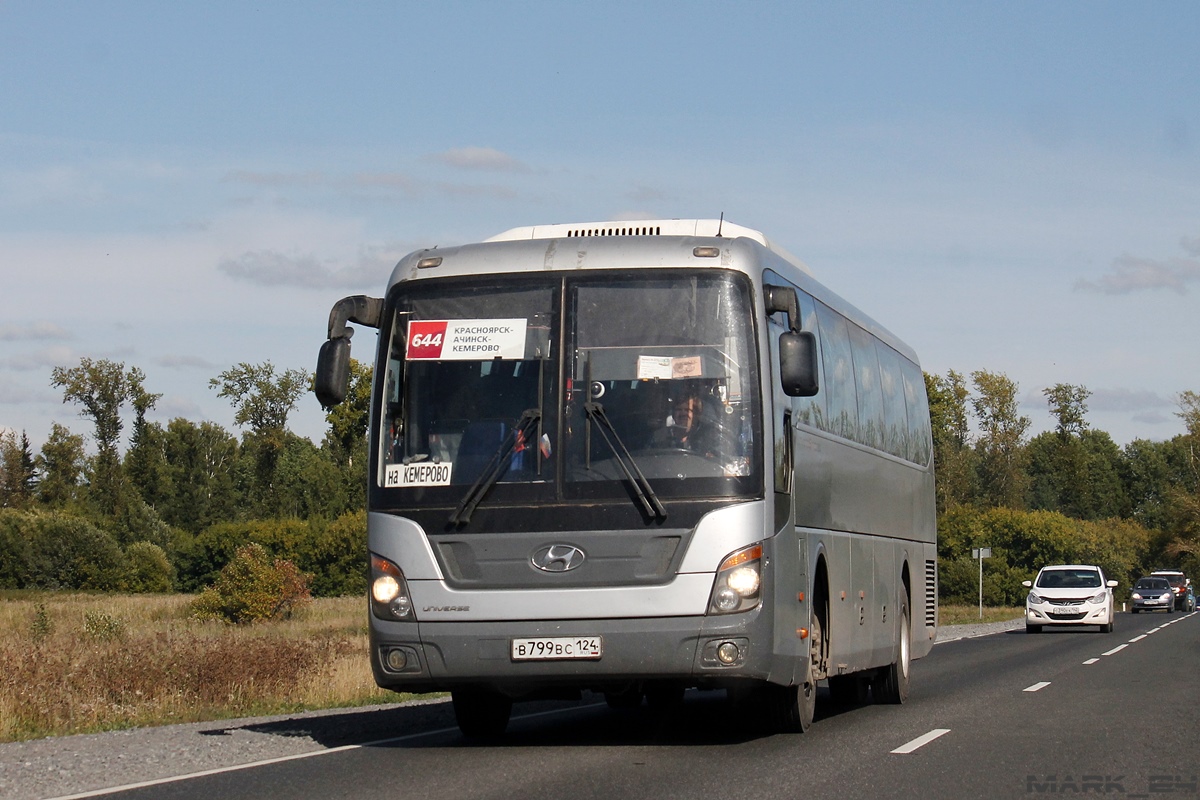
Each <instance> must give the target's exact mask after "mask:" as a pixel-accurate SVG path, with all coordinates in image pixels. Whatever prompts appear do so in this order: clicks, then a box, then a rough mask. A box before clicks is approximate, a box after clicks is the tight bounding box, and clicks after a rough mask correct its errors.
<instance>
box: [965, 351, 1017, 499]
mask: <svg viewBox="0 0 1200 800" xmlns="http://www.w3.org/2000/svg"><path fill="white" fill-rule="evenodd" d="M971 380H972V382H973V383H974V385H975V389H976V392H977V394H976V395H974V396H972V398H971V408H972V410H973V411H974V412H975V419H976V421H977V422H978V424H979V430H980V434H979V438H978V440H977V442H976V444H975V453H976V457H977V459H978V473H977V474H978V485H979V490H980V497H981V500H982V501H983V502H984V504H985V505H991V506H1004V507H1007V508H1015V509H1020V508H1023V507H1024V498H1025V490H1026V485H1027V484H1028V476H1027V475H1026V472H1025V433H1026V431H1027V430H1029V425H1030V419H1029V417H1026V416H1024V415H1022V414H1020V413H1019V411H1018V403H1017V384H1016V383H1015V382H1014V381H1012V380H1010V379H1009V378H1008V377H1007V376H1006V375H1004V374H1002V373H993V372H987V371H985V370H976V371H975V372H972V373H971Z"/></svg>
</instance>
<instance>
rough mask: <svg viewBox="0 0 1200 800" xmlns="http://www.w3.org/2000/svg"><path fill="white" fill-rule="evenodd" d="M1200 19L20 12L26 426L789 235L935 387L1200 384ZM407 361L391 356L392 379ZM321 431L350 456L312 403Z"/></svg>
mask: <svg viewBox="0 0 1200 800" xmlns="http://www.w3.org/2000/svg"><path fill="white" fill-rule="evenodd" d="M1198 41H1200V4H1195V3H1192V2H1156V3H1104V2H1088V3H1079V2H1061V3H1023V2H1013V3H934V2H928V3H892V2H853V3H825V2H821V3H814V2H779V3H776V2H760V3H741V4H735V3H728V2H688V3H683V2H680V3H655V2H645V1H643V2H636V3H634V2H608V3H604V4H583V3H578V4H576V3H544V2H543V3H534V2H527V3H502V2H439V3H428V2H423V3H407V2H390V3H383V2H378V3H356V4H335V3H304V2H258V3H253V4H250V3H235V2H222V1H220V0H208V1H207V2H204V3H192V4H184V3H174V2H143V3H138V2H119V1H114V2H108V3H90V2H74V3H67V2H55V1H54V0H40V1H38V2H31V1H26V0H16V1H14V0H0V427H8V428H11V429H15V430H17V431H21V430H24V431H26V432H27V433H28V435H29V437H30V440H31V441H32V442H33V443H34V446H35V448H36V447H40V445H41V443H42V442H44V440H45V438H46V436H47V435H48V433H49V431H50V426H51V424H52V422H59V423H61V424H64V425H67V426H68V427H70V428H71V429H72V430H73V431H75V432H78V433H90V431H91V427H90V424H89V423H88V421H87V420H84V419H81V418H80V417H79V415H78V409H77V408H76V407H75V406H71V405H64V404H63V403H62V395H61V392H60V391H59V390H56V389H54V388H53V387H52V386H51V385H50V371H51V369H52V368H53V367H54V366H74V365H76V364H78V362H79V359H80V358H82V357H89V358H93V359H99V358H108V359H111V360H115V361H122V362H124V363H125V364H126V365H128V366H138V367H140V368H141V369H142V370H143V371H144V372H145V373H146V388H147V389H148V390H149V391H152V392H161V393H162V394H163V397H162V399H161V400H160V401H159V404H158V407H157V409H156V410H155V412H154V413H153V414H152V418H153V419H156V420H159V421H161V422H163V423H165V422H166V421H168V420H169V419H171V418H173V417H176V416H184V417H187V418H189V419H192V420H195V421H199V420H202V419H211V420H214V421H216V422H219V423H221V424H222V425H225V426H226V427H228V428H229V429H230V430H235V428H234V426H233V423H232V419H233V410H232V408H231V407H230V406H229V404H228V402H227V401H226V400H224V399H222V398H219V397H217V396H216V392H215V391H213V390H212V389H210V388H209V385H208V381H209V379H210V378H213V377H215V376H216V375H217V374H219V373H220V372H221V371H223V370H225V369H228V368H229V367H231V366H233V365H235V364H237V363H239V362H249V363H260V362H263V361H268V360H269V361H271V362H272V363H274V364H275V365H276V366H277V367H279V368H281V369H282V368H304V369H309V370H311V369H312V367H313V364H314V363H315V358H316V352H317V349H318V347H319V346H320V344H321V342H322V341H323V339H324V335H325V323H326V319H327V316H328V312H329V308H330V306H331V305H332V303H333V302H334V301H336V300H337V299H338V298H340V297H342V296H344V295H347V294H358V293H366V294H374V295H378V294H379V293H381V292H382V290H383V288H384V282H385V281H386V278H387V275H388V273H389V271H390V268H391V266H392V265H393V264H394V263H395V261H396V260H398V259H399V258H400V257H401V256H403V255H404V254H405V253H407V252H409V251H411V250H414V249H416V248H418V247H427V246H432V245H443V246H447V245H453V244H461V243H465V242H470V241H478V240H480V239H483V238H486V237H488V236H491V235H493V234H496V233H499V232H500V231H502V230H506V229H508V228H510V227H516V226H520V225H530V224H540V223H548V222H574V221H580V222H582V221H599V220H606V219H622V218H624V219H628V218H639V217H688V218H690V217H703V218H709V217H716V216H718V215H720V214H722V213H724V215H725V217H726V219H729V220H732V221H734V222H737V223H739V224H742V225H746V226H749V227H753V228H758V229H760V230H762V231H763V232H764V233H765V234H766V235H767V236H768V237H769V238H771V239H772V240H774V241H776V242H778V243H779V244H781V245H782V246H783V247H785V248H786V249H787V250H789V251H791V252H792V253H794V254H796V255H797V256H799V257H800V258H802V259H803V260H804V261H805V262H806V263H807V264H808V265H809V266H810V268H811V269H812V270H813V272H814V273H815V274H816V275H817V277H818V278H819V279H821V280H822V281H823V282H825V283H826V284H827V285H829V286H830V287H831V288H833V289H834V290H835V291H837V292H838V293H839V294H841V295H843V296H844V297H846V298H847V299H849V300H851V301H852V302H854V303H855V304H856V305H858V306H859V307H860V308H862V309H863V310H864V311H866V312H868V313H870V314H871V315H872V316H874V317H875V318H877V319H878V320H880V321H881V322H882V323H884V324H885V325H887V326H888V327H890V328H891V329H892V330H893V331H895V332H896V333H897V334H898V335H900V336H901V337H902V338H903V339H905V340H906V341H908V342H909V343H910V344H912V345H913V346H914V347H915V348H916V350H917V352H918V353H919V354H920V355H921V358H922V362H923V366H924V368H925V369H926V371H929V372H934V373H938V374H945V373H946V371H947V370H949V369H955V370H958V371H959V372H962V373H964V374H965V373H970V372H971V371H974V370H979V369H984V370H990V371H993V372H1003V373H1005V374H1006V375H1008V376H1009V377H1010V378H1012V379H1013V380H1014V381H1016V382H1017V383H1018V384H1019V385H1020V389H1021V396H1022V398H1023V402H1022V411H1023V412H1024V413H1025V414H1027V415H1029V416H1030V417H1031V418H1032V419H1033V428H1032V430H1031V433H1036V432H1038V431H1040V430H1044V429H1046V428H1048V427H1049V426H1050V425H1051V421H1050V418H1049V415H1048V413H1047V411H1046V403H1045V399H1044V397H1043V396H1042V394H1041V390H1042V389H1043V388H1044V387H1047V386H1051V385H1053V384H1055V383H1059V382H1062V383H1070V384H1076V385H1080V384H1082V385H1084V386H1086V387H1088V388H1089V389H1090V390H1091V391H1092V392H1093V394H1092V396H1091V398H1090V399H1089V401H1088V405H1089V414H1088V420H1089V422H1090V423H1091V425H1092V427H1094V428H1098V429H1101V430H1105V431H1108V432H1109V433H1110V434H1112V436H1113V438H1114V439H1115V440H1116V441H1117V442H1118V443H1125V442H1128V441H1130V440H1132V439H1135V438H1147V439H1165V438H1169V437H1171V436H1173V435H1175V434H1176V433H1179V432H1180V431H1181V430H1182V425H1181V423H1180V421H1179V419H1178V418H1177V417H1176V416H1175V413H1174V412H1175V411H1176V410H1177V406H1176V402H1175V399H1176V397H1177V396H1178V394H1179V393H1180V392H1182V391H1185V390H1192V391H1200V369H1198V367H1200V355H1198V354H1197V353H1198V351H1197V345H1196V343H1197V342H1200V314H1197V312H1198V311H1200V304H1198V303H1197V292H1200V48H1198V47H1197V46H1196V42H1198ZM371 341H372V339H371V337H370V336H369V335H368V333H367V332H362V333H360V334H359V336H358V337H357V338H356V339H355V343H356V345H357V350H356V353H355V355H356V356H357V357H359V358H365V357H366V352H365V350H366V347H364V344H368V345H369V344H370V342H371ZM291 421H292V424H293V428H294V429H295V430H297V432H299V433H302V434H304V435H308V436H310V437H312V438H313V439H314V440H317V441H319V440H320V437H321V435H322V433H323V430H324V422H323V419H322V415H321V413H320V410H319V408H318V407H317V403H316V401H315V399H313V398H312V397H311V396H306V397H305V398H303V399H302V401H301V405H300V408H299V409H298V410H297V411H296V412H295V413H294V414H293V417H292V420H291Z"/></svg>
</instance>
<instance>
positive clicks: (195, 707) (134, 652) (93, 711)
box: [0, 593, 399, 741]
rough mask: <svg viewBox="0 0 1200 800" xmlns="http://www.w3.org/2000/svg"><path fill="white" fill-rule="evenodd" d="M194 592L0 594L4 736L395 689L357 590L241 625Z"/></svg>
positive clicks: (284, 708) (384, 696)
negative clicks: (200, 604) (201, 609)
mask: <svg viewBox="0 0 1200 800" xmlns="http://www.w3.org/2000/svg"><path fill="white" fill-rule="evenodd" d="M191 600H192V597H191V596H185V595H169V596H161V595H131V596H121V595H86V594H57V593H8V594H5V595H0V741H13V740H19V739H30V738H37V737H42V736H51V735H62V734H70V733H83V732H94V731H101V730H112V729H115V728H124V727H132V726H138V725H155V724H163V723H168V722H190V721H197V720H207V719H221V718H228V717H235V716H243V715H259V714H271V713H290V712H294V711H299V710H305V709H313V708H331V707H341V706H351V705H364V704H370V703H387V702H393V701H395V700H397V699H398V698H399V696H398V695H396V694H394V693H392V692H385V691H383V690H380V689H378V688H377V687H376V686H375V682H374V680H373V679H372V677H371V669H370V663H369V661H368V657H367V649H368V645H367V633H366V601H365V599H363V598H359V597H352V598H328V599H318V600H316V601H315V602H314V603H313V604H312V605H311V606H309V607H308V608H307V609H305V610H304V611H303V612H301V613H300V614H298V615H297V616H296V617H294V618H293V619H291V620H287V621H284V622H280V623H267V624H256V625H249V626H241V627H236V626H231V625H226V624H224V623H220V622H212V621H208V622H200V621H197V620H194V619H191V618H190V616H189V614H190V607H189V606H190V603H191Z"/></svg>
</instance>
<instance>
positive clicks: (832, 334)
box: [817, 303, 859, 441]
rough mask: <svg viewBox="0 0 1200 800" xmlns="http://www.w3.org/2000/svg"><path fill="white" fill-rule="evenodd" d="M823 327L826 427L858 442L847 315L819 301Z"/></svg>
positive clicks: (819, 313)
mask: <svg viewBox="0 0 1200 800" xmlns="http://www.w3.org/2000/svg"><path fill="white" fill-rule="evenodd" d="M817 321H818V323H819V325H820V330H821V362H822V364H823V365H824V369H825V372H824V377H825V389H827V390H828V391H827V392H826V394H827V396H828V400H827V402H828V407H827V409H826V418H825V419H826V425H825V427H824V430H826V431H828V432H829V433H832V434H834V435H835V436H841V437H842V438H845V439H851V440H854V441H858V439H859V436H858V397H857V390H856V389H855V383H854V359H853V357H852V356H851V354H850V331H849V323H847V322H846V318H845V317H843V316H842V315H841V314H839V313H837V312H836V311H834V310H833V309H831V308H829V306H827V305H825V304H824V303H817Z"/></svg>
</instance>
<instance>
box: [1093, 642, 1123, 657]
mask: <svg viewBox="0 0 1200 800" xmlns="http://www.w3.org/2000/svg"><path fill="white" fill-rule="evenodd" d="M1126 647H1129V645H1127V644H1119V645H1117V646H1116V647H1114V648H1113V649H1112V650H1109V651H1108V652H1107V653H1101V654H1100V655H1102V656H1111V655H1113V654H1115V653H1119V652H1121V651H1122V650H1124V649H1125V648H1126Z"/></svg>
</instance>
